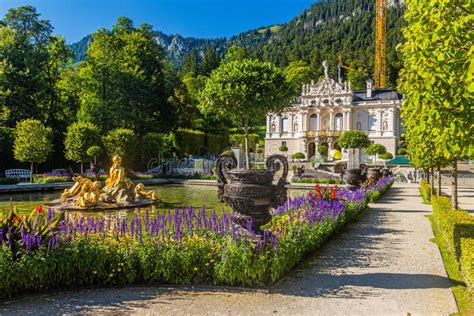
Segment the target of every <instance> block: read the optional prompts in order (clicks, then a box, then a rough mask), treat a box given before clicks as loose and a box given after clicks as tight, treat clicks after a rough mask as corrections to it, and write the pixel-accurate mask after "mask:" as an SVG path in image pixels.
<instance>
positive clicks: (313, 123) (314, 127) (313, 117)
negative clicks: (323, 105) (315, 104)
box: [309, 114, 318, 131]
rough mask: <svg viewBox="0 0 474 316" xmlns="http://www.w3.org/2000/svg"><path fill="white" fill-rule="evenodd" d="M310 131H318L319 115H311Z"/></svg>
mask: <svg viewBox="0 0 474 316" xmlns="http://www.w3.org/2000/svg"><path fill="white" fill-rule="evenodd" d="M309 130H310V131H317V130H318V115H317V114H311V116H310V117H309Z"/></svg>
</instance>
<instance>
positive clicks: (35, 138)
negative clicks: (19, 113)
mask: <svg viewBox="0 0 474 316" xmlns="http://www.w3.org/2000/svg"><path fill="white" fill-rule="evenodd" d="M51 139H52V129H51V127H46V126H44V125H43V123H41V122H40V121H38V120H34V119H26V120H23V121H20V122H18V123H17V125H16V129H15V142H14V145H13V152H14V155H15V159H16V160H19V161H21V162H29V163H30V164H31V168H30V171H31V176H30V182H33V172H34V164H35V163H42V162H45V161H46V159H47V158H48V155H49V154H50V153H51V152H52V151H53V143H52V140H51Z"/></svg>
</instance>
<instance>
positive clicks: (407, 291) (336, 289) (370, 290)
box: [0, 184, 457, 315]
mask: <svg viewBox="0 0 474 316" xmlns="http://www.w3.org/2000/svg"><path fill="white" fill-rule="evenodd" d="M417 190H418V189H417V187H416V186H410V185H406V184H404V185H395V186H394V187H393V188H392V189H391V191H390V192H389V193H388V194H387V195H386V196H385V197H384V198H383V199H382V200H380V202H379V203H378V204H376V205H372V208H370V209H369V210H368V211H367V212H366V213H365V214H363V216H362V217H361V219H360V220H359V221H358V222H356V223H354V224H352V225H350V226H349V227H348V228H347V229H346V230H345V231H343V232H342V233H341V234H340V235H338V236H337V237H335V238H334V239H333V240H331V241H330V242H329V243H328V244H327V245H326V246H325V247H324V248H323V249H321V250H320V251H319V252H318V253H316V254H315V255H314V256H312V257H310V258H309V259H308V260H306V262H305V263H303V264H301V265H300V266H298V267H297V268H296V269H295V270H294V271H293V272H292V273H291V274H290V275H289V276H288V277H286V278H285V279H283V280H282V281H280V283H278V284H276V285H275V286H273V287H271V288H269V289H262V290H249V289H238V288H218V287H207V288H206V287H188V288H165V287H162V288H158V287H149V286H143V287H126V288H120V289H116V288H108V289H85V290H78V291H68V292H55V293H47V294H41V295H35V296H28V297H22V298H19V299H15V300H11V301H6V302H2V303H0V314H3V315H7V314H35V315H40V314H48V315H50V314H59V313H60V314H70V313H73V314H77V313H90V314H108V313H113V314H160V315H175V314H180V315H195V314H210V315H221V314H242V315H249V314H256V315H266V314H284V315H287V314H297V315H302V314H305V315H347V314H351V315H406V314H407V313H411V314H412V315H439V314H449V313H452V312H455V311H456V310H457V309H456V305H455V302H454V298H453V296H452V293H451V290H450V288H449V287H450V284H451V283H450V280H449V279H448V278H447V276H446V272H445V270H444V267H443V263H442V260H441V256H440V254H439V251H438V248H437V247H436V245H435V244H433V243H432V242H431V241H430V239H431V238H433V234H432V231H431V227H430V223H429V221H428V219H427V218H426V215H427V214H429V213H430V206H428V205H422V204H421V203H420V198H419V196H418V191H417ZM71 273H74V272H73V271H71Z"/></svg>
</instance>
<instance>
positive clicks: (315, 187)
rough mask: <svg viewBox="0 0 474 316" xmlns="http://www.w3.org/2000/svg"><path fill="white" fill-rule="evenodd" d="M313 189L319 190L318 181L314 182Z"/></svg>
mask: <svg viewBox="0 0 474 316" xmlns="http://www.w3.org/2000/svg"><path fill="white" fill-rule="evenodd" d="M314 189H315V190H316V191H318V192H319V183H316V185H315V186H314Z"/></svg>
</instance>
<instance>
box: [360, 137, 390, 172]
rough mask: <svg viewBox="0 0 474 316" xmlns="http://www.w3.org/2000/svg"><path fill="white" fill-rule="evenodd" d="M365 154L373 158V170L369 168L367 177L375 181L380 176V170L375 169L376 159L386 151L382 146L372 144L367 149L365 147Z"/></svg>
mask: <svg viewBox="0 0 474 316" xmlns="http://www.w3.org/2000/svg"><path fill="white" fill-rule="evenodd" d="M365 152H366V153H367V154H369V155H372V156H374V157H375V159H374V168H369V170H368V174H367V175H368V176H369V177H372V178H373V179H374V180H377V179H378V178H380V176H381V175H382V172H381V171H380V168H378V167H377V158H378V156H379V155H383V154H385V153H386V152H387V149H386V148H385V146H384V145H382V144H372V145H370V146H369V147H367V149H366V150H365Z"/></svg>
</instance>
